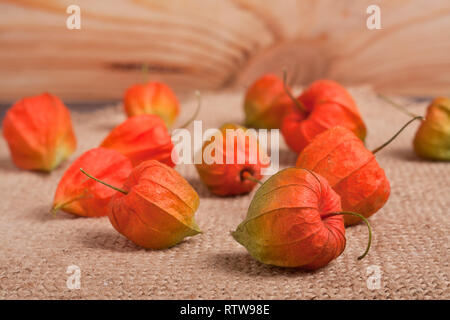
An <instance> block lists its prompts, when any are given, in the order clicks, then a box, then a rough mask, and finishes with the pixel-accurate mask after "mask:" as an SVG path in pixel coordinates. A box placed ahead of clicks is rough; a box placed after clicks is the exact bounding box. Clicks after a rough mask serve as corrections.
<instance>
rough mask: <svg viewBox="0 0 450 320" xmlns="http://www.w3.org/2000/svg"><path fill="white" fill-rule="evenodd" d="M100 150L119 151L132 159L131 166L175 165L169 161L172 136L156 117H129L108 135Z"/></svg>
mask: <svg viewBox="0 0 450 320" xmlns="http://www.w3.org/2000/svg"><path fill="white" fill-rule="evenodd" d="M100 147H103V148H107V149H112V150H116V151H118V152H120V153H121V154H123V155H124V156H126V157H128V158H129V159H130V160H131V162H132V163H133V166H137V165H138V164H140V163H141V162H142V161H146V160H158V161H160V162H162V163H165V164H167V165H169V166H171V167H174V166H175V164H174V162H173V161H172V158H171V154H172V149H173V143H172V140H171V136H170V134H169V132H168V131H167V127H166V125H165V124H164V122H163V120H162V119H161V118H160V117H158V116H155V115H149V114H144V115H140V116H135V117H131V118H128V119H127V120H125V121H124V122H122V123H121V124H120V125H118V126H117V127H116V128H114V129H113V130H112V131H111V132H110V133H109V135H108V136H107V137H106V138H105V140H103V142H102V143H101V145H100Z"/></svg>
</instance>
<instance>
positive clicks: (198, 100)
mask: <svg viewBox="0 0 450 320" xmlns="http://www.w3.org/2000/svg"><path fill="white" fill-rule="evenodd" d="M195 96H196V97H197V109H196V110H195V112H194V115H193V116H192V117H190V118H189V120H188V121H186V123H185V124H183V125H182V126H181V127H180V128H186V127H187V126H188V125H190V124H191V122H192V121H194V120H195V119H196V118H197V116H198V113H199V112H200V108H201V106H202V97H201V94H200V91H198V90H197V91H195Z"/></svg>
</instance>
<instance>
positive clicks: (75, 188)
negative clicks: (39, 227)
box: [53, 148, 133, 217]
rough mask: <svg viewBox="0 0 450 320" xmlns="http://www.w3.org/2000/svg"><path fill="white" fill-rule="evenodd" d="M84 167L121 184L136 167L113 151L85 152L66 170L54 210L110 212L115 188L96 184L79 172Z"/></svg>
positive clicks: (92, 214)
mask: <svg viewBox="0 0 450 320" xmlns="http://www.w3.org/2000/svg"><path fill="white" fill-rule="evenodd" d="M80 168H84V169H85V170H87V171H88V172H90V173H92V174H94V175H95V176H97V177H99V178H100V179H102V180H104V181H106V182H107V183H109V184H113V185H120V186H121V185H122V184H123V183H124V182H125V180H126V179H127V178H128V176H129V175H130V172H131V170H132V168H133V166H132V164H131V161H130V160H129V159H128V158H127V157H125V156H124V155H122V154H120V153H119V152H117V151H114V150H108V149H104V148H95V149H91V150H89V151H86V152H85V153H83V154H82V155H81V156H80V157H79V158H78V159H76V160H75V161H74V162H73V163H72V164H71V166H70V167H69V168H68V169H67V170H66V172H65V173H64V175H63V177H62V178H61V180H60V182H59V184H58V187H57V189H56V193H55V197H54V200H53V211H54V212H55V211H57V210H62V211H65V212H68V213H72V214H75V215H79V216H85V217H100V216H106V215H107V214H108V203H109V201H110V200H111V197H112V196H113V195H114V194H115V193H116V191H114V190H112V189H110V188H108V187H106V186H104V185H101V184H99V183H96V182H95V181H93V180H91V179H89V178H87V177H86V176H85V175H84V174H83V173H81V172H80Z"/></svg>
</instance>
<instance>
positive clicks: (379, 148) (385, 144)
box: [372, 116, 424, 154]
mask: <svg viewBox="0 0 450 320" xmlns="http://www.w3.org/2000/svg"><path fill="white" fill-rule="evenodd" d="M418 119H421V120H423V119H424V118H423V117H422V116H416V117H414V118H412V119H411V120H409V121H408V122H407V123H406V124H405V125H403V127H401V128H400V130H398V131H397V133H396V134H394V135H393V136H392V138H390V139H389V140H388V141H386V142H385V143H383V144H382V145H381V146H379V147H378V148H375V149H373V150H372V153H373V154H375V153H377V152H378V151H380V150H381V149H383V148H384V147H386V146H387V145H388V144H389V143H391V142H392V141H394V140H395V138H397V136H398V135H399V134H400V133H401V132H402V131H403V130H404V129H405V128H406V127H407V126H409V124H410V123H412V122H414V121H415V120H418Z"/></svg>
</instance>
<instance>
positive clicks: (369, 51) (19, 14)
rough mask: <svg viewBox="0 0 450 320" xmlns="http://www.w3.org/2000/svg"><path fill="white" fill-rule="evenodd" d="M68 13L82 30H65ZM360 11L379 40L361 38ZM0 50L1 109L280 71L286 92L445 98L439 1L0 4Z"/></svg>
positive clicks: (367, 33)
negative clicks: (339, 88) (348, 89)
mask: <svg viewBox="0 0 450 320" xmlns="http://www.w3.org/2000/svg"><path fill="white" fill-rule="evenodd" d="M71 4H77V5H79V6H80V8H81V30H68V29H67V28H66V19H67V17H68V14H67V13H66V8H67V6H69V5H71ZM370 4H378V5H379V6H380V7H381V23H382V29H381V30H368V29H367V27H366V19H367V17H368V14H367V13H366V8H367V7H368V6H369V5H370ZM0 47H1V50H0V72H1V77H0V101H13V100H17V99H18V98H20V97H22V96H24V95H31V94H37V93H40V92H42V91H51V92H53V93H55V94H57V95H59V96H61V97H62V98H63V99H64V100H66V101H72V102H73V101H102V100H114V99H120V98H121V97H122V94H123V91H124V90H125V88H127V87H128V86H129V85H131V84H133V83H135V82H140V81H142V74H141V67H142V65H143V64H144V63H146V64H148V65H149V67H150V75H149V77H150V79H159V80H162V81H165V82H167V83H169V84H170V85H172V86H173V87H174V88H175V90H176V91H177V93H179V94H183V93H191V92H192V90H194V89H202V90H205V89H207V90H218V89H224V88H229V87H237V88H242V87H246V86H248V85H249V84H250V83H251V82H252V81H253V80H254V79H256V78H257V77H258V76H260V75H261V74H262V73H264V72H268V71H272V72H277V73H281V70H282V68H283V67H286V68H287V69H288V70H289V73H290V75H291V79H292V82H293V83H295V84H306V83H309V82H311V81H313V80H314V79H317V78H324V77H326V78H332V79H335V80H338V81H341V82H342V83H344V84H348V85H354V84H362V83H369V84H372V85H373V86H374V87H375V88H376V90H379V91H382V92H386V93H398V94H407V95H416V96H423V95H445V94H447V95H449V94H450V54H449V53H450V2H449V1H448V0H433V1H430V0H414V1H406V0H383V1H376V0H370V1H366V0H359V1H351V0H341V1H335V0H304V1H296V0H284V1H275V0H222V1H219V0H214V1H213V0H210V1H204V0H189V1H181V0H179V1H177V0H166V1H163V0H134V1H132V0H116V1H108V0H96V1H92V0H68V1H66V0H46V1H37V0H14V1H2V2H1V3H0Z"/></svg>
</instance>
